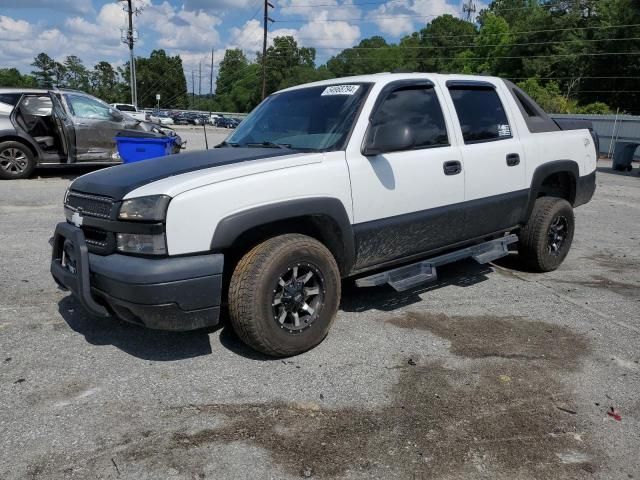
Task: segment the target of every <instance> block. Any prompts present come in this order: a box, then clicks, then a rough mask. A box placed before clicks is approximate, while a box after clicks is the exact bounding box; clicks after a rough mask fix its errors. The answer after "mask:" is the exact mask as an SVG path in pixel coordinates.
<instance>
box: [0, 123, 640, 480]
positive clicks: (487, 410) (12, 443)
mask: <svg viewBox="0 0 640 480" xmlns="http://www.w3.org/2000/svg"><path fill="white" fill-rule="evenodd" d="M183 131H184V133H185V137H186V138H187V140H188V142H189V143H188V146H189V149H195V148H197V147H196V145H200V147H199V148H202V145H201V144H199V143H197V142H201V141H202V140H203V138H202V136H201V135H200V134H199V133H198V130H197V129H190V128H186V129H180V132H181V134H182V133H183ZM211 133H212V134H213V133H214V132H213V129H212V130H211ZM226 133H228V132H224V131H223V132H220V133H219V134H218V137H222V138H219V140H222V139H223V135H226ZM211 138H213V137H211ZM209 141H210V143H211V139H210V140H209ZM84 171H86V169H85V170H69V171H62V170H43V171H38V172H37V176H36V177H34V178H33V179H29V180H21V181H4V182H1V183H0V200H1V201H0V245H2V256H1V260H0V278H2V279H3V282H4V285H3V288H2V296H1V297H0V355H1V357H0V399H1V402H0V432H1V434H0V452H2V454H1V455H0V478H2V479H25V478H27V479H94V478H98V479H135V480H142V479H190V480H191V479H216V480H224V479H234V480H236V479H295V478H348V479H370V478H381V479H412V480H417V479H427V478H429V479H431V478H435V479H453V478H456V479H457V478H478V479H509V480H512V479H576V478H577V479H631V478H636V479H637V478H640V459H639V456H638V452H640V365H639V361H640V348H639V347H640V248H639V246H640V178H639V177H638V169H637V168H636V169H635V170H634V172H633V173H632V175H621V174H617V173H615V172H612V171H611V170H610V168H608V167H607V164H606V163H602V164H601V166H600V167H599V173H598V177H597V184H598V186H597V191H596V194H595V197H594V199H593V201H592V202H591V203H589V204H587V205H584V206H582V207H579V208H578V209H577V210H576V222H577V227H576V234H575V239H574V243H573V247H572V250H571V252H570V254H569V256H568V258H567V259H566V261H565V262H564V264H563V265H562V266H561V267H560V269H559V270H557V271H555V272H551V273H547V274H534V273H529V272H526V271H523V270H521V269H520V268H518V266H517V262H516V259H515V258H514V257H513V256H510V257H508V258H506V259H502V260H500V261H498V262H497V263H496V264H495V265H484V266H482V265H477V264H475V263H474V262H472V261H468V262H461V263H458V264H454V265H451V266H448V267H444V268H442V269H440V270H439V280H438V281H437V282H436V283H435V284H431V285H428V286H425V287H423V288H419V289H417V290H413V291H410V292H405V293H396V292H394V291H392V290H391V289H389V288H386V287H385V288H370V289H357V288H356V287H355V286H354V285H353V282H352V281H345V282H344V287H343V289H344V294H343V298H342V303H341V308H340V311H339V313H338V317H337V319H336V322H335V324H334V327H333V329H332V331H331V332H330V334H329V336H328V337H327V339H326V340H325V341H324V342H323V343H322V344H321V345H320V346H318V347H317V348H315V349H314V350H312V351H310V352H307V353H305V354H303V355H299V356H297V357H293V358H289V359H284V360H279V359H278V360H274V359H269V358H266V357H263V356H261V355H259V354H256V353H255V352H253V351H252V350H250V349H248V348H246V347H244V346H243V345H242V344H241V343H240V342H239V340H238V339H237V338H236V336H235V335H234V333H233V332H232V330H231V329H230V328H229V327H228V326H226V325H222V326H221V327H220V328H216V329H213V330H208V331H195V332H188V333H167V332H158V331H151V330H145V329H143V328H141V327H138V326H134V325H129V324H126V323H123V322H121V321H118V320H115V319H111V318H110V319H98V318H94V317H91V316H89V315H87V314H86V313H85V312H84V311H83V309H82V307H81V306H80V305H79V304H78V303H77V302H76V301H75V300H73V298H72V297H70V296H69V294H68V293H65V292H62V291H60V290H58V289H57V288H56V286H55V284H54V282H53V280H52V279H51V276H50V274H49V258H50V247H49V245H48V243H47V240H48V239H49V237H50V236H51V234H52V232H53V229H54V226H55V224H56V223H57V222H58V221H61V220H62V219H63V212H62V196H63V193H64V191H65V189H66V188H67V186H68V185H69V183H70V181H71V180H72V179H73V178H74V177H75V176H76V175H77V174H79V173H83V172H84ZM611 409H614V411H612V410H611ZM616 415H619V417H616ZM616 418H619V420H617V419H616Z"/></svg>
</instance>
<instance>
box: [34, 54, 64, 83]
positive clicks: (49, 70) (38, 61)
mask: <svg viewBox="0 0 640 480" xmlns="http://www.w3.org/2000/svg"><path fill="white" fill-rule="evenodd" d="M58 65H59V64H58ZM31 66H32V67H34V68H35V70H33V71H32V72H31V73H32V75H33V76H34V77H35V79H36V82H37V83H38V85H39V86H41V87H47V88H48V87H51V86H53V83H54V80H55V79H56V73H57V72H56V68H57V62H56V61H55V60H54V59H53V58H51V57H50V56H49V55H47V54H46V53H44V52H42V53H39V54H38V55H37V56H36V57H35V58H34V59H33V63H32V64H31Z"/></svg>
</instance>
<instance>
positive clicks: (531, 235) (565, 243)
mask: <svg viewBox="0 0 640 480" xmlns="http://www.w3.org/2000/svg"><path fill="white" fill-rule="evenodd" d="M574 229H575V219H574V215H573V207H572V206H571V204H570V203H569V202H567V201H566V200H564V199H562V198H555V197H541V198H538V199H537V200H536V203H535V204H534V206H533V210H532V212H531V216H530V217H529V221H528V222H527V224H526V225H525V226H524V227H523V228H522V230H521V231H520V233H519V235H518V237H519V243H518V255H519V256H520V258H521V259H522V261H523V263H524V264H525V265H526V266H527V267H529V268H531V269H532V270H535V271H538V272H549V271H551V270H555V269H556V268H558V267H559V266H560V264H561V263H562V262H563V260H564V259H565V257H566V256H567V254H568V253H569V249H570V248H571V242H572V241H573V232H574Z"/></svg>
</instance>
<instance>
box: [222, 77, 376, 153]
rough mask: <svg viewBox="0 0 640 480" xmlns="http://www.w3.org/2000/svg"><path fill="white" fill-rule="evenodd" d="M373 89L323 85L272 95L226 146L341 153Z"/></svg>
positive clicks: (251, 115) (360, 86)
mask: <svg viewBox="0 0 640 480" xmlns="http://www.w3.org/2000/svg"><path fill="white" fill-rule="evenodd" d="M370 87H371V84H363V83H360V84H349V85H329V86H327V85H323V86H320V87H307V88H301V89H297V90H291V91H288V92H282V93H277V94H275V95H271V96H270V97H268V98H267V99H266V100H265V101H264V102H262V103H261V104H260V105H259V106H258V107H257V108H256V109H255V110H254V111H253V112H251V113H250V114H249V116H248V117H247V118H246V119H245V120H244V121H243V122H242V123H241V124H240V125H239V126H238V128H237V129H236V131H235V132H234V133H233V135H231V136H230V137H229V138H228V139H227V144H230V145H233V146H256V145H258V146H259V145H265V146H266V145H275V144H277V145H280V146H285V147H290V148H295V149H305V150H338V149H341V148H343V145H344V142H345V141H346V139H347V136H348V135H349V132H350V131H351V127H352V125H353V122H354V121H355V119H356V115H357V113H358V110H359V107H360V105H361V104H362V102H363V101H364V99H365V97H366V95H367V92H368V91H369V88H370Z"/></svg>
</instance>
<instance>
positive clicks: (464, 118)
mask: <svg viewBox="0 0 640 480" xmlns="http://www.w3.org/2000/svg"><path fill="white" fill-rule="evenodd" d="M500 87H501V84H499V83H498V82H495V83H492V82H489V81H481V82H476V81H469V80H461V81H456V80H451V81H448V82H447V88H448V90H449V94H450V99H451V101H452V104H453V107H452V110H454V111H455V112H456V115H457V118H458V121H459V127H458V125H456V128H460V134H461V136H462V138H463V141H464V145H462V146H461V149H462V158H463V160H464V168H465V203H466V205H467V220H466V224H467V235H466V236H467V237H468V238H474V237H479V236H483V235H487V234H490V233H494V232H498V231H501V230H503V229H507V228H510V227H513V226H515V225H517V224H518V223H519V222H520V220H521V218H522V216H523V212H524V209H525V208H526V206H527V201H528V194H529V191H528V189H527V188H526V185H525V163H526V162H525V160H526V159H525V152H524V149H523V147H522V143H521V142H520V139H519V138H518V136H517V132H516V131H515V127H514V124H515V122H514V121H513V117H512V113H511V112H510V111H508V110H507V109H506V108H505V105H507V104H508V103H507V102H506V101H504V100H505V99H504V98H503V97H502V96H503V93H502V92H501V91H500Z"/></svg>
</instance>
